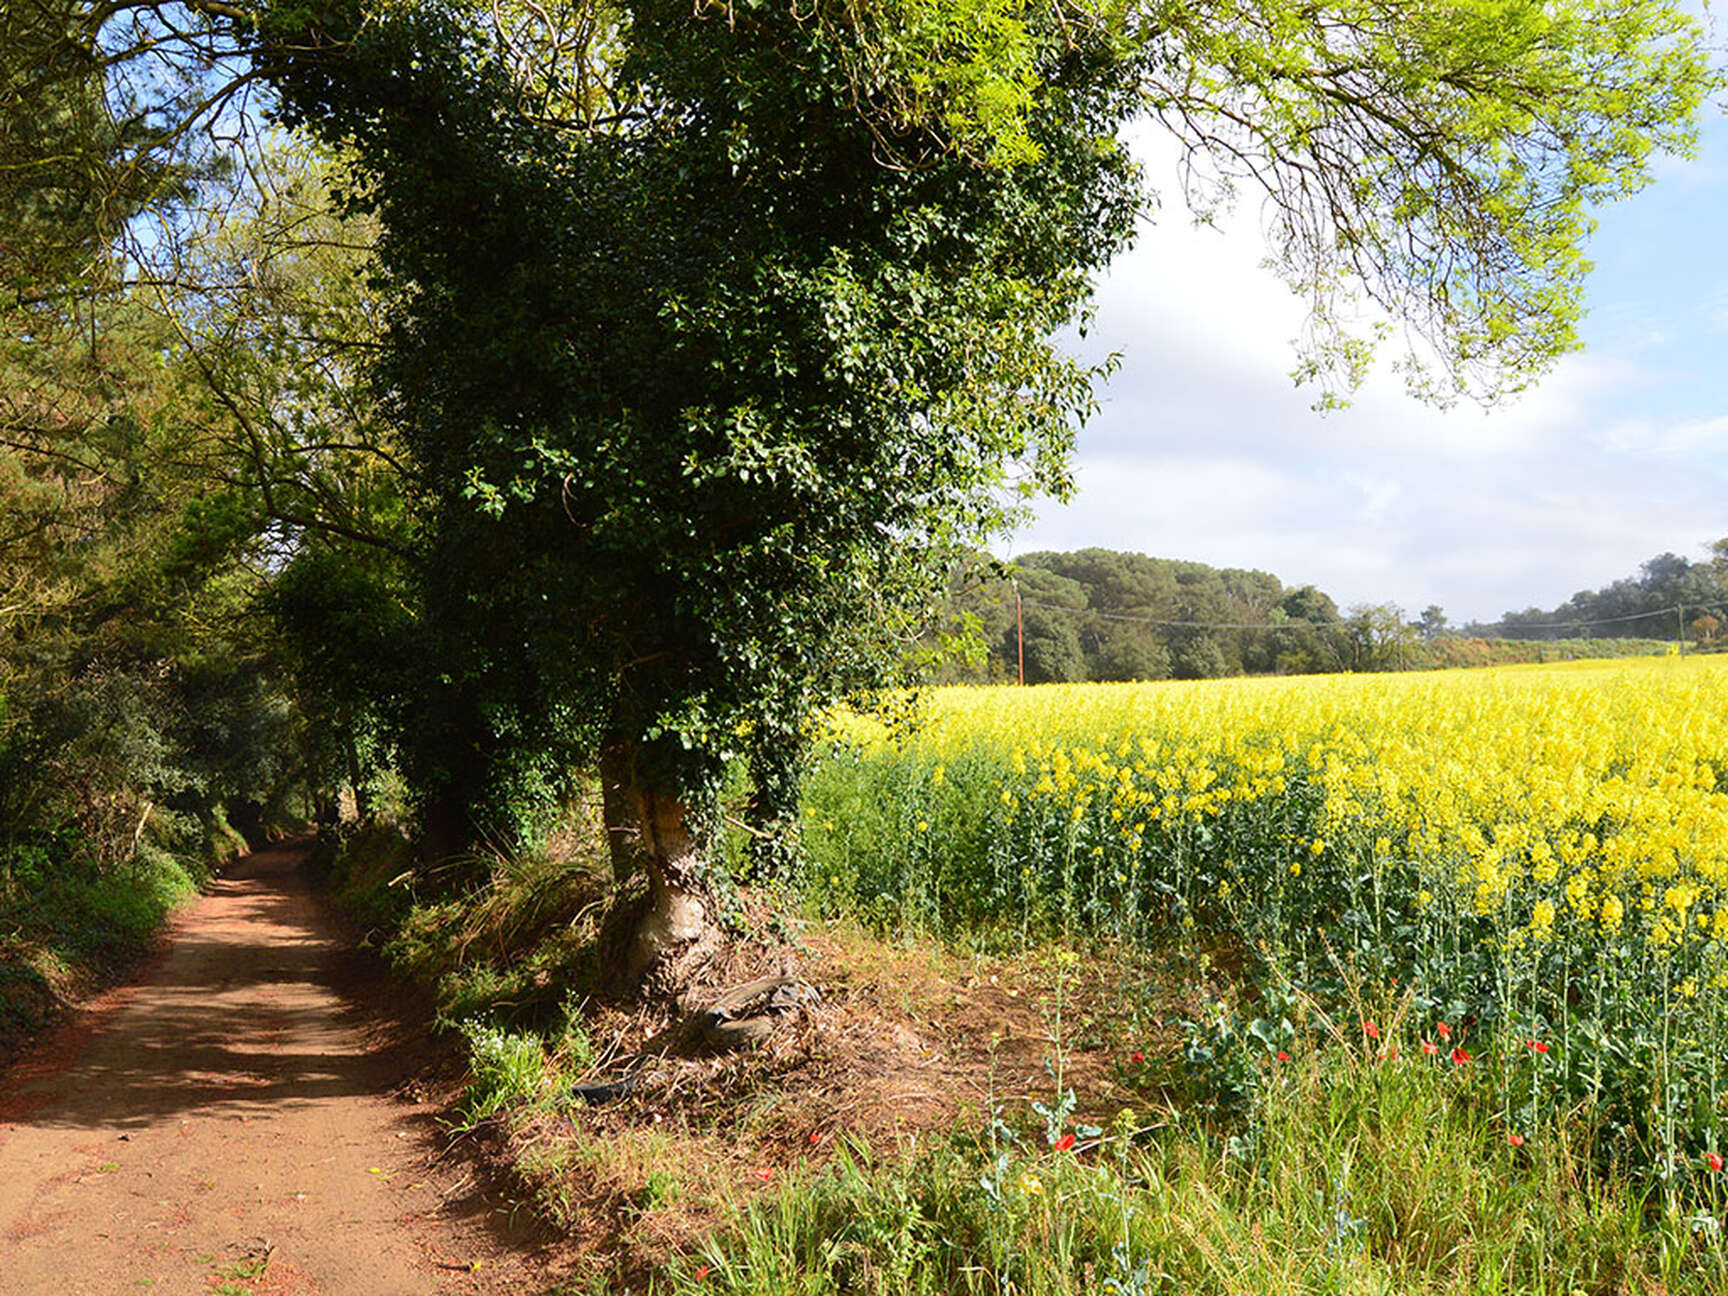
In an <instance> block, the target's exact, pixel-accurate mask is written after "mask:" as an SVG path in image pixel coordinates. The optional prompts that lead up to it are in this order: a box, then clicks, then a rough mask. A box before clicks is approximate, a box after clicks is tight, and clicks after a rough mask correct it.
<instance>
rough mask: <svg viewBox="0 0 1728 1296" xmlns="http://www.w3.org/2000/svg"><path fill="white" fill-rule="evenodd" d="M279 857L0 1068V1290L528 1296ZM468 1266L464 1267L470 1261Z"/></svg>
mask: <svg viewBox="0 0 1728 1296" xmlns="http://www.w3.org/2000/svg"><path fill="white" fill-rule="evenodd" d="M300 864H301V854H300V853H299V852H297V851H293V850H268V851H261V852H258V853H256V854H254V855H251V856H248V857H246V858H244V859H242V860H240V861H238V862H237V863H236V864H235V865H234V866H232V867H231V868H230V869H229V870H228V871H227V873H226V875H225V876H224V877H223V878H222V879H221V880H220V881H219V882H217V883H216V884H215V885H214V887H213V888H212V889H211V892H210V894H208V895H206V896H204V897H203V898H201V899H200V900H199V901H198V902H197V903H195V904H194V905H192V906H191V907H190V908H189V909H187V910H186V911H185V912H184V913H183V914H182V915H181V916H180V918H179V920H178V921H177V922H176V924H175V927H174V931H173V934H172V943H171V945H170V946H169V948H168V950H167V952H166V953H165V954H163V955H162V956H160V957H159V958H157V959H156V960H155V961H154V962H153V963H152V964H151V965H150V967H148V968H147V969H146V971H145V972H144V974H143V976H142V979H141V980H140V981H139V982H138V983H136V984H134V985H131V986H127V987H124V988H122V989H120V990H117V991H113V992H110V993H109V994H108V995H106V996H104V997H103V998H102V999H101V1000H98V1001H97V1003H96V1004H94V1005H92V1007H91V1008H90V1009H89V1010H87V1011H86V1012H84V1013H83V1014H81V1015H80V1016H79V1018H77V1019H76V1020H74V1021H72V1022H70V1023H68V1024H67V1025H66V1026H65V1027H63V1028H62V1029H61V1030H60V1031H59V1032H57V1033H56V1034H55V1035H54V1036H52V1037H50V1038H49V1039H47V1040H45V1041H44V1042H43V1043H42V1044H41V1046H40V1047H38V1048H37V1049H35V1050H34V1051H32V1052H31V1053H29V1054H28V1055H26V1056H25V1057H24V1058H22V1059H20V1060H19V1061H18V1062H17V1063H16V1064H15V1065H13V1066H12V1067H11V1068H9V1069H6V1070H5V1071H3V1072H0V1293H4V1294H5V1296H81V1294H83V1293H89V1294H91V1296H111V1294H112V1296H118V1294H119V1293H137V1292H167V1293H176V1294H178V1293H187V1294H189V1296H190V1294H201V1296H202V1294H207V1293H210V1292H212V1291H223V1292H227V1293H233V1292H238V1291H246V1292H257V1293H263V1294H280V1296H290V1294H293V1296H421V1294H422V1293H454V1292H481V1293H494V1292H506V1291H508V1292H513V1293H523V1294H524V1296H526V1294H527V1293H532V1292H538V1291H543V1290H544V1289H545V1288H547V1287H548V1286H550V1285H551V1284H552V1283H553V1281H554V1277H555V1275H554V1274H552V1273H550V1272H548V1269H547V1267H546V1261H545V1259H544V1257H542V1256H541V1255H539V1254H537V1253H535V1252H534V1251H533V1250H532V1248H531V1247H530V1246H529V1245H528V1244H527V1243H525V1242H523V1241H520V1240H518V1239H514V1238H512V1237H511V1236H510V1235H509V1232H508V1229H507V1227H506V1217H505V1216H504V1215H503V1214H501V1213H500V1211H499V1210H498V1209H497V1208H496V1204H495V1203H493V1202H491V1201H490V1200H488V1199H487V1198H486V1196H485V1195H484V1194H483V1193H481V1192H479V1191H478V1190H477V1189H475V1188H474V1187H473V1178H472V1176H471V1174H470V1173H469V1172H468V1170H467V1169H465V1168H464V1167H463V1166H462V1165H460V1164H456V1163H454V1162H451V1161H442V1162H440V1161H438V1160H437V1153H438V1151H439V1148H440V1146H441V1140H440V1139H439V1137H438V1135H439V1130H438V1128H437V1125H436V1122H435V1121H434V1119H433V1117H432V1114H431V1112H430V1111H429V1110H428V1108H426V1107H424V1106H417V1105H415V1104H413V1103H411V1102H408V1101H406V1100H404V1099H401V1098H397V1097H393V1096H391V1095H392V1093H393V1092H394V1091H397V1090H399V1089H401V1087H402V1086H403V1085H404V1083H405V1082H406V1081H409V1080H411V1079H412V1078H413V1076H414V1075H415V1074H416V1073H417V1072H418V1071H419V1070H420V1069H421V1068H422V1067H423V1066H424V1065H425V1064H426V1062H427V1060H428V1057H429V1053H428V1050H427V1046H426V1045H425V1043H424V1041H423V1039H421V1038H419V1037H418V1035H417V1033H416V1032H414V1031H411V1030H406V1029H404V1028H402V1027H401V1026H399V1025H398V1024H397V1023H396V1022H395V1021H394V1020H393V1019H392V1018H391V1017H390V1016H389V1015H388V1014H386V1013H384V1012H382V1011H381V1010H380V1009H379V1008H378V1007H377V1004H379V1003H380V1002H382V1000H383V999H384V998H385V997H386V996H385V994H384V988H383V987H382V986H381V985H380V984H379V982H378V974H377V971H376V968H375V964H374V961H373V960H372V959H370V958H369V957H368V956H367V955H366V954H365V953H364V952H363V951H359V950H357V949H355V948H354V947H353V944H352V942H350V941H348V940H346V939H345V938H344V937H343V936H342V935H341V934H340V928H339V926H338V925H337V924H336V923H335V922H333V921H332V920H331V918H330V917H329V916H328V915H327V914H325V913H324V912H323V910H322V909H321V907H320V906H319V904H318V902H317V900H316V899H315V898H314V896H313V895H312V894H311V892H310V890H309V888H308V886H307V884H306V882H305V881H304V880H303V878H302V875H301V869H300ZM476 1264H478V1267H476Z"/></svg>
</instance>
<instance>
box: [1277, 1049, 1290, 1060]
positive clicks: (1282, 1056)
mask: <svg viewBox="0 0 1728 1296" xmlns="http://www.w3.org/2000/svg"><path fill="white" fill-rule="evenodd" d="M1278 1060H1279V1061H1280V1062H1288V1061H1289V1060H1290V1055H1289V1054H1288V1053H1286V1052H1285V1051H1284V1050H1283V1049H1279V1050H1278Z"/></svg>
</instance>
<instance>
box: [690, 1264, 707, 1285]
mask: <svg viewBox="0 0 1728 1296" xmlns="http://www.w3.org/2000/svg"><path fill="white" fill-rule="evenodd" d="M708 1273H709V1269H708V1266H707V1265H699V1266H698V1267H697V1269H696V1272H695V1273H693V1274H691V1275H690V1276H691V1277H692V1278H694V1279H695V1280H696V1281H697V1282H701V1281H702V1280H703V1279H704V1278H706V1277H707V1276H708Z"/></svg>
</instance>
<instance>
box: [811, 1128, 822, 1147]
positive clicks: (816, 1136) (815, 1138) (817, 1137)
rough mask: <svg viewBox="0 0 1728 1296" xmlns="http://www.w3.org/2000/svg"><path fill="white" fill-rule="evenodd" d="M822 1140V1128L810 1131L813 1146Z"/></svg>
mask: <svg viewBox="0 0 1728 1296" xmlns="http://www.w3.org/2000/svg"><path fill="white" fill-rule="evenodd" d="M821 1141H822V1131H821V1130H811V1131H810V1144H811V1146H812V1147H814V1146H815V1145H816V1144H818V1143H820V1142H821Z"/></svg>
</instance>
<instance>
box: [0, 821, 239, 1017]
mask: <svg viewBox="0 0 1728 1296" xmlns="http://www.w3.org/2000/svg"><path fill="white" fill-rule="evenodd" d="M157 817H158V818H160V819H161V820H162V821H164V822H163V826H162V827H160V828H158V827H156V826H154V825H153V826H152V828H151V831H150V832H149V833H147V834H145V835H143V836H141V838H140V840H139V842H138V845H137V850H136V855H135V857H134V858H133V859H132V860H131V861H129V862H127V863H124V864H118V865H116V864H102V863H98V862H97V861H95V860H94V859H92V858H90V857H89V856H88V855H87V853H85V852H84V850H83V849H82V848H81V844H80V843H79V841H78V840H77V839H75V838H71V837H65V838H55V839H54V840H53V841H52V842H51V843H48V844H46V845H41V846H19V847H16V848H15V849H14V851H13V852H12V854H11V856H10V857H9V858H8V859H7V860H6V861H5V863H6V869H5V871H4V872H5V877H6V881H7V883H8V885H7V886H6V887H5V888H0V1039H5V1038H7V1037H14V1038H16V1037H22V1036H24V1035H28V1034H30V1033H33V1032H35V1031H37V1030H40V1029H41V1028H42V1027H43V1026H44V1025H45V1024H46V1023H47V1022H48V1021H49V1020H50V1019H51V1018H52V1017H53V1016H54V1015H55V1014H56V1013H57V1012H58V1011H59V1010H60V1009H61V1008H63V1007H64V1006H66V1004H68V1003H69V1002H71V1001H72V1000H74V999H76V998H77V997H78V996H79V995H82V994H85V993H87V992H89V991H90V990H92V989H94V988H96V987H97V986H100V985H102V984H103V983H105V982H109V981H112V980H113V979H115V978H116V977H118V976H120V975H122V974H123V973H124V972H125V970H126V969H127V968H128V967H130V966H131V965H132V964H133V963H134V962H135V961H136V960H137V959H138V958H139V957H140V956H141V955H143V954H144V953H145V952H146V951H147V950H148V949H149V948H150V946H151V943H152V942H153V941H154V940H155V938H156V936H157V933H158V932H159V931H160V930H161V928H162V924H163V923H164V922H165V921H166V920H167V917H168V915H169V914H170V913H172V912H173V911H174V910H175V909H176V908H178V907H179V906H180V905H181V904H183V903H184V902H185V901H186V900H188V899H190V898H191V896H192V895H193V894H194V893H195V892H196V890H197V888H198V885H199V883H200V882H202V881H203V880H204V879H205V878H206V877H207V876H208V872H209V867H210V866H211V865H213V864H214V863H216V862H217V861H218V860H220V859H221V858H223V857H224V856H225V855H228V854H232V853H233V852H234V851H236V850H241V849H244V847H245V843H244V842H243V841H241V839H240V838H239V836H238V835H237V834H235V833H234V832H233V831H232V829H229V828H228V826H227V824H226V822H225V821H223V820H222V819H221V818H220V816H216V817H215V819H214V826H207V825H206V826H200V825H199V824H198V823H197V822H195V821H193V820H192V819H191V818H190V817H189V816H176V815H172V814H169V813H167V812H162V813H161V814H160V815H159V816H157Z"/></svg>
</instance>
